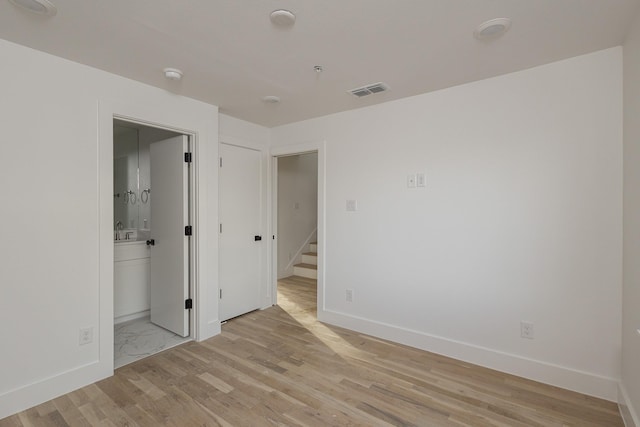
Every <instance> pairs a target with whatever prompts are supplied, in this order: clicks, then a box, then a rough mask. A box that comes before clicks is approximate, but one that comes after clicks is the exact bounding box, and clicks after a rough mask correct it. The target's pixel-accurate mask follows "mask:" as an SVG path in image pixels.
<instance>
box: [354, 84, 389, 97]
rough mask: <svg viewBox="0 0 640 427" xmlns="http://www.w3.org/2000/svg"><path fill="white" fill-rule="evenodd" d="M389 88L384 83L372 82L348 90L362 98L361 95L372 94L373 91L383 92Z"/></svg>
mask: <svg viewBox="0 0 640 427" xmlns="http://www.w3.org/2000/svg"><path fill="white" fill-rule="evenodd" d="M387 90H389V86H388V85H387V84H386V83H374V84H370V85H367V86H362V87H358V88H355V89H351V90H348V91H347V92H349V93H350V94H351V95H354V96H357V97H358V98H362V97H363V96H368V95H373V94H374V93H380V92H385V91H387Z"/></svg>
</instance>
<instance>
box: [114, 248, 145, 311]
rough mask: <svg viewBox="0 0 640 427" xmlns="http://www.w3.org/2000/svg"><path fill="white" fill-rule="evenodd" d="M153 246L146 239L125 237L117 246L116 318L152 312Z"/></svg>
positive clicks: (115, 271) (115, 267)
mask: <svg viewBox="0 0 640 427" xmlns="http://www.w3.org/2000/svg"><path fill="white" fill-rule="evenodd" d="M149 257H150V249H149V246H147V245H146V243H145V241H133V242H127V241H123V242H120V243H115V248H114V277H113V279H114V280H113V281H114V295H113V298H114V318H115V319H114V321H115V323H116V324H118V323H122V322H126V321H128V320H133V319H137V318H141V317H145V316H148V315H149V308H150V293H149V288H150V277H151V276H150V258H149Z"/></svg>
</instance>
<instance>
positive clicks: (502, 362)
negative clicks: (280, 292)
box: [318, 310, 640, 427]
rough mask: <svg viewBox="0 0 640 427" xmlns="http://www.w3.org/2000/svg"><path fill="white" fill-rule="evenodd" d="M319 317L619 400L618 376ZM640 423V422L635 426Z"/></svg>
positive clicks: (327, 313) (330, 314)
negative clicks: (606, 375)
mask: <svg viewBox="0 0 640 427" xmlns="http://www.w3.org/2000/svg"><path fill="white" fill-rule="evenodd" d="M318 320H320V321H321V322H325V323H329V324H332V325H336V326H340V327H343V328H347V329H351V330H354V331H357V332H361V333H365V334H368V335H372V336H375V337H378V338H383V339H386V340H389V341H393V342H397V343H400V344H405V345H408V346H411V347H415V348H419V349H421V350H426V351H430V352H432V353H437V354H441V355H443V356H447V357H452V358H454V359H458V360H461V361H464V362H467V363H473V364H475V365H480V366H483V367H486V368H490V369H495V370H497V371H501V372H505V373H508V374H513V375H517V376H520V377H523V378H528V379H531V380H534V381H538V382H541V383H545V384H549V385H553V386H557V387H561V388H564V389H568V390H572V391H576V392H579V393H583V394H587V395H589V396H595V397H599V398H601V399H606V400H609V401H612V402H616V401H617V400H618V380H617V379H615V378H607V377H603V376H600V375H595V374H592V373H589V372H583V371H579V370H576V369H571V368H567V367H564V366H558V365H554V364H551V363H546V362H542V361H538V360H533V359H528V358H525V357H522V356H517V355H514V354H509V353H505V352H501V351H497V350H493V349H490V348H485V347H480V346H476V345H473V344H469V343H465V342H461V341H456V340H451V339H448V338H443V337H439V336H435V335H430V334H426V333H424V332H420V331H415V330H410V329H405V328H400V327H398V326H394V325H389V324H386V323H382V322H376V321H372V320H369V319H364V318H360V317H356V316H352V315H348V314H345V313H339V312H336V311H331V310H320V311H318ZM634 427H640V426H634Z"/></svg>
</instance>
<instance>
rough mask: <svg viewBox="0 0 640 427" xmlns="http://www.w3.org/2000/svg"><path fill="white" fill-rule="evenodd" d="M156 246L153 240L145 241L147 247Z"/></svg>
mask: <svg viewBox="0 0 640 427" xmlns="http://www.w3.org/2000/svg"><path fill="white" fill-rule="evenodd" d="M155 245H156V241H155V240H153V239H149V240H147V246H155Z"/></svg>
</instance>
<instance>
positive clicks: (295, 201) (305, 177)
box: [277, 153, 318, 278]
mask: <svg viewBox="0 0 640 427" xmlns="http://www.w3.org/2000/svg"><path fill="white" fill-rule="evenodd" d="M277 193H278V278H283V277H289V276H291V275H292V274H293V265H294V264H295V263H298V262H300V261H301V256H300V254H301V253H303V252H307V251H308V250H309V247H308V243H309V242H312V241H315V231H316V229H317V226H318V154H317V153H306V154H300V155H296V156H285V157H280V158H279V159H278V192H277Z"/></svg>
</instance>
